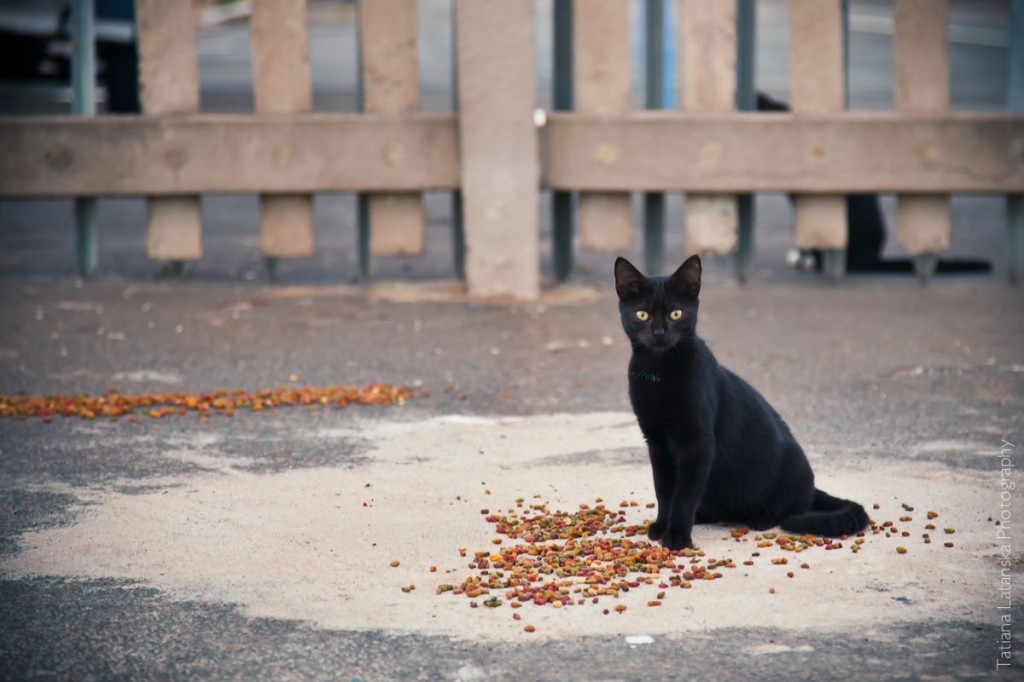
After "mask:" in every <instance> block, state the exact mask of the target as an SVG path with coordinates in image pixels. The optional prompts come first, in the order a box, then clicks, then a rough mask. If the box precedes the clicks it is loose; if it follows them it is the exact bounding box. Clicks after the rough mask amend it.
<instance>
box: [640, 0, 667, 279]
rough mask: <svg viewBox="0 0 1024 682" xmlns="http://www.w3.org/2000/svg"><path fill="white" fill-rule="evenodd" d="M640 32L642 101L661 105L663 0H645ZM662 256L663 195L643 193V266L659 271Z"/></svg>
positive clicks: (657, 272)
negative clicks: (641, 47)
mask: <svg viewBox="0 0 1024 682" xmlns="http://www.w3.org/2000/svg"><path fill="white" fill-rule="evenodd" d="M644 9H645V10H646V12H645V15H644V17H645V22H644V23H645V34H644V79H645V89H646V96H645V105H646V106H647V108H648V109H663V108H664V107H665V95H664V92H665V88H664V83H665V68H664V67H665V0H647V2H646V4H645V7H644ZM664 259H665V195H664V194H663V193H661V192H645V193H644V268H645V270H646V272H647V273H649V274H660V273H661V271H662V268H663V267H664Z"/></svg>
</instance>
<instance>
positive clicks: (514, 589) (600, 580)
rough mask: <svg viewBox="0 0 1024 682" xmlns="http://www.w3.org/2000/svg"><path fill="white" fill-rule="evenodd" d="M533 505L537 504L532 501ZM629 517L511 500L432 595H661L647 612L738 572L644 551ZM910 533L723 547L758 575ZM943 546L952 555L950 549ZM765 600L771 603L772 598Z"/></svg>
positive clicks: (489, 601)
mask: <svg viewBox="0 0 1024 682" xmlns="http://www.w3.org/2000/svg"><path fill="white" fill-rule="evenodd" d="M481 484H482V485H483V482H481ZM538 498H541V496H540V495H534V499H535V500H536V499H538ZM905 506H909V505H905ZM636 507H641V508H643V507H644V505H643V504H641V503H638V502H636V501H630V500H622V501H621V502H619V503H618V504H617V505H615V506H614V507H613V508H609V506H608V505H606V504H604V502H603V501H602V498H597V499H596V500H595V504H585V503H584V504H579V505H578V508H577V509H576V510H575V511H572V512H566V511H559V510H551V509H549V508H548V507H547V505H546V504H545V503H543V502H536V501H535V502H534V503H531V504H530V505H524V504H523V498H517V500H516V505H515V507H513V508H510V509H508V510H507V511H506V512H505V513H497V512H495V511H492V509H493V507H492V509H483V510H481V513H482V515H483V516H484V518H485V520H486V521H487V522H488V523H490V524H493V529H494V532H495V533H496V534H497V535H498V536H499V537H494V538H493V539H492V542H493V543H494V545H495V546H492V547H491V549H490V550H481V551H476V552H474V553H473V554H472V555H471V558H470V562H469V568H470V569H471V570H472V573H471V574H470V575H468V576H467V577H466V578H465V579H464V580H463V582H462V583H461V584H456V585H447V584H446V585H442V586H439V587H438V589H437V590H436V592H437V594H446V593H449V592H450V593H451V594H453V595H465V597H467V598H468V599H470V600H474V601H471V602H470V606H471V607H477V606H479V604H478V602H477V601H475V600H477V599H480V598H482V599H484V600H485V601H484V602H483V604H484V605H485V606H487V607H489V608H497V607H499V606H502V605H504V604H506V603H507V604H508V605H509V606H511V608H513V609H520V608H523V607H524V606H528V605H529V603H530V602H532V603H533V605H534V606H535V607H542V606H549V607H551V608H554V609H560V610H564V609H567V608H572V607H579V606H583V605H586V604H588V603H589V604H598V603H599V602H600V601H601V600H602V599H609V598H610V599H616V598H619V597H621V596H623V595H625V594H626V593H628V592H630V591H632V590H642V589H645V588H647V587H651V588H652V589H657V590H658V591H657V592H656V593H655V592H652V593H651V594H655V595H656V596H655V598H653V599H651V598H647V599H644V600H642V601H640V602H638V603H646V604H648V606H652V607H653V606H660V605H662V604H663V603H664V601H663V600H664V599H665V598H667V597H668V596H669V595H670V592H671V590H672V589H673V588H678V589H691V588H693V587H694V583H695V582H705V581H713V580H717V579H720V578H722V577H724V576H725V575H726V573H727V572H728V570H730V569H734V568H736V566H737V564H736V563H734V562H733V560H732V559H731V558H727V557H726V558H713V557H711V556H708V555H707V554H706V553H705V551H703V550H702V549H700V548H692V549H685V550H680V551H669V550H666V549H664V548H663V547H662V546H661V545H660V544H659V543H656V542H651V541H649V540H648V539H647V538H646V532H647V525H646V524H647V523H649V521H645V522H641V523H630V522H629V520H628V518H627V514H629V513H631V511H630V510H631V509H632V508H636ZM899 521H900V523H901V524H913V518H911V517H907V516H904V517H900V519H899ZM929 525H930V524H929ZM910 527H912V525H911V526H910ZM910 527H908V526H904V529H902V530H901V529H899V528H897V527H896V526H895V525H894V523H893V522H892V521H875V520H872V521H871V522H870V526H869V528H868V529H865V530H864V531H860V532H858V533H856V534H855V535H852V536H845V535H844V536H841V537H839V538H825V537H818V536H814V535H791V534H789V533H785V532H776V531H767V532H761V533H755V532H752V531H751V530H750V529H748V528H732V529H730V530H729V536H728V537H724V538H723V540H730V539H731V540H732V542H730V543H729V545H728V546H727V547H735V545H733V542H735V543H744V542H751V543H752V545H751V546H752V547H756V548H757V550H755V551H753V552H751V553H750V556H751V558H750V559H748V560H746V561H743V562H742V564H743V565H744V566H747V567H751V566H754V565H755V562H754V561H753V558H754V557H758V556H761V552H762V551H764V550H767V551H769V552H772V551H774V552H775V553H778V552H786V553H792V554H800V553H803V552H806V551H817V550H824V551H830V550H837V549H842V548H843V546H844V544H848V546H849V549H850V551H851V552H852V553H857V552H859V551H862V550H864V549H867V548H868V546H867V544H866V542H867V539H868V538H869V537H870V536H881V537H879V538H877V539H876V540H875V542H879V541H881V542H884V541H885V538H888V537H893V536H895V537H910V535H911V530H909V529H908V528H910ZM950 530H952V529H950ZM923 538H924V542H925V544H928V543H930V538H929V536H928V534H927V533H924V536H923ZM503 540H504V541H503ZM946 546H947V547H952V543H946ZM723 548H725V546H723ZM772 548H774V550H772ZM895 549H896V553H898V554H906V553H907V552H908V550H907V548H906V547H905V546H903V545H900V546H897V547H896V548H895ZM459 555H460V556H462V557H466V556H467V549H466V548H465V547H461V548H459ZM768 558H769V559H770V561H771V563H772V564H773V565H783V566H784V565H787V564H789V563H790V561H789V558H788V557H787V556H778V555H777V554H776V556H770V555H769V557H768ZM796 563H797V564H798V565H799V566H800V568H801V569H809V568H810V564H809V563H807V562H806V561H805V562H800V561H797V562H796ZM744 575H749V573H744ZM786 576H787V577H788V578H795V572H794V571H787V572H786ZM769 593H770V594H775V588H774V587H772V588H771V589H770V590H769ZM612 610H614V611H616V612H617V613H622V612H624V611H625V610H626V604H623V603H617V604H615V606H613V607H612ZM602 612H603V613H605V614H607V613H609V609H607V608H604V609H602Z"/></svg>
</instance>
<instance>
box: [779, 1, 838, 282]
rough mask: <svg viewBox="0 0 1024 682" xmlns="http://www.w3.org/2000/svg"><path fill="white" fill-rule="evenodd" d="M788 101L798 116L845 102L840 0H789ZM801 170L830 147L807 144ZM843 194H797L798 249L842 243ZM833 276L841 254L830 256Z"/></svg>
mask: <svg viewBox="0 0 1024 682" xmlns="http://www.w3.org/2000/svg"><path fill="white" fill-rule="evenodd" d="M789 19H790V30H789V51H790V107H791V109H792V111H793V113H794V115H796V116H797V117H799V116H802V115H814V114H831V113H838V112H841V111H843V109H845V106H846V75H845V73H846V63H845V47H844V43H845V35H844V31H843V22H844V19H843V3H842V0H790V3H789ZM809 151H810V154H809V158H806V157H805V159H804V162H805V163H806V164H807V166H806V167H805V172H812V173H813V172H816V169H815V167H816V166H818V165H820V164H821V163H822V162H824V161H825V160H826V159H827V158H828V156H829V152H830V150H829V149H828V148H827V147H825V146H821V147H815V148H812V149H811V150H809ZM846 219H847V216H846V199H845V197H844V196H842V195H822V196H814V197H808V196H800V195H798V196H796V197H795V198H794V205H793V225H794V231H795V241H796V246H797V248H800V249H823V250H825V251H826V252H829V251H837V250H843V249H845V248H846V244H847V225H846ZM829 265H830V266H831V267H830V272H829V273H828V274H829V276H830V277H831V278H832V279H838V278H839V277H841V276H842V274H843V270H844V269H845V268H844V259H843V258H841V257H840V258H836V257H835V254H833V256H832V257H830V258H829Z"/></svg>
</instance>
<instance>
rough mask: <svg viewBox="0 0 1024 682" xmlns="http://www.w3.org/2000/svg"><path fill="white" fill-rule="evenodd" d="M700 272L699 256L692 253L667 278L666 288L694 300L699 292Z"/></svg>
mask: <svg viewBox="0 0 1024 682" xmlns="http://www.w3.org/2000/svg"><path fill="white" fill-rule="evenodd" d="M700 273H701V265H700V256H698V255H696V254H694V255H692V256H690V257H689V258H687V259H686V262H685V263H683V264H682V265H680V266H679V269H678V270H676V271H675V272H674V273H672V276H671V277H669V278H668V288H669V289H672V290H674V291H675V292H677V293H678V294H680V295H682V296H685V297H687V298H692V299H693V300H695V301H696V300H697V295H698V294H699V293H700Z"/></svg>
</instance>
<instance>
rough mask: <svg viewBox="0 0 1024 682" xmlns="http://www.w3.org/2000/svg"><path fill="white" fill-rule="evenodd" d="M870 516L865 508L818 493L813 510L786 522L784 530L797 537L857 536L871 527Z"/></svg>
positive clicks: (819, 491)
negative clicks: (856, 534) (869, 524)
mask: <svg viewBox="0 0 1024 682" xmlns="http://www.w3.org/2000/svg"><path fill="white" fill-rule="evenodd" d="M869 520H870V519H869V518H868V513H867V512H866V511H864V507H862V506H860V505H859V504H857V503H856V502H851V501H850V500H842V499H839V498H838V497H832V496H831V495H829V494H828V493H826V492H823V491H821V490H818V489H817V488H815V489H814V501H813V503H812V504H811V510H810V511H808V512H804V513H803V514H797V515H796V516H790V517H789V518H787V519H782V522H781V523H780V524H779V525H780V526H782V529H783V530H788V531H791V532H794V533H812V534H814V535H824V536H826V537H838V536H840V535H853V534H854V533H858V532H860V531H862V530H864V528H866V527H867V525H868V522H869Z"/></svg>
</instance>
